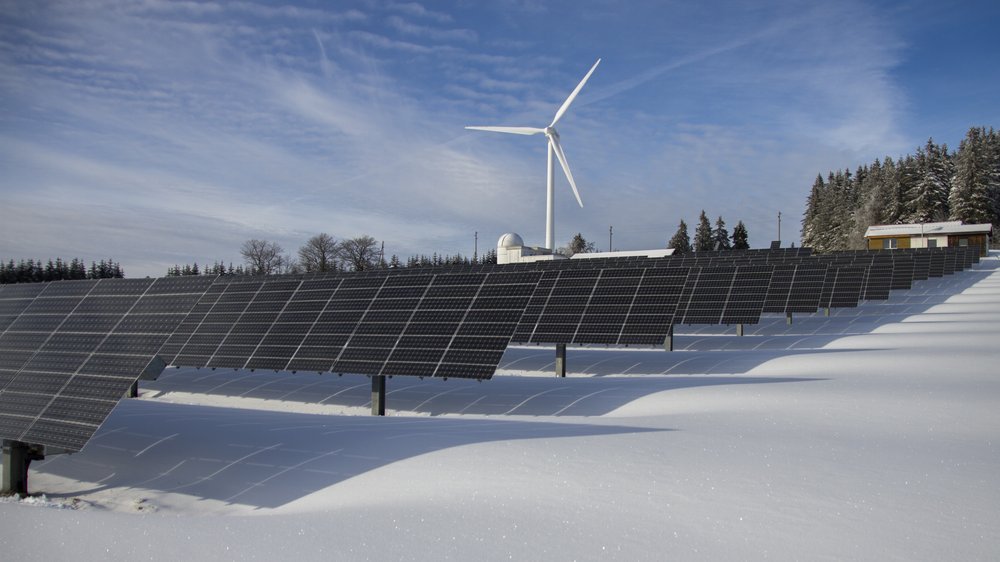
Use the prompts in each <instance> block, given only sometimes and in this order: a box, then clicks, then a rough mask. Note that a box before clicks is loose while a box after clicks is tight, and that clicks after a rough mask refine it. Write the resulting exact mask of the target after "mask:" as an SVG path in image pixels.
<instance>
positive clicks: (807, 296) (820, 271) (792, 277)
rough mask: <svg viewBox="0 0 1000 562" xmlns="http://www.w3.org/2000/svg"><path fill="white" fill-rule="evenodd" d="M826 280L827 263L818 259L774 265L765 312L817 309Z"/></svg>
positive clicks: (809, 311)
mask: <svg viewBox="0 0 1000 562" xmlns="http://www.w3.org/2000/svg"><path fill="white" fill-rule="evenodd" d="M825 280H826V265H824V264H822V263H819V262H807V263H785V264H780V265H775V266H774V272H773V274H772V276H771V283H770V285H769V286H768V291H767V297H766V299H765V302H764V305H763V307H762V312H772V313H774V312H776V313H782V314H787V313H795V312H799V313H813V312H816V310H817V309H818V308H819V301H820V296H821V295H822V293H823V283H824V281H825Z"/></svg>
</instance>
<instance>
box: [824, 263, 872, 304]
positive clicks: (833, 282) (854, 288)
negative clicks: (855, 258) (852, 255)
mask: <svg viewBox="0 0 1000 562" xmlns="http://www.w3.org/2000/svg"><path fill="white" fill-rule="evenodd" d="M864 276H865V268H864V267H860V266H833V267H830V268H828V269H827V273H826V281H825V283H824V284H823V294H822V296H821V297H820V307H821V308H853V307H856V306H858V301H859V300H860V299H861V290H862V285H863V284H864Z"/></svg>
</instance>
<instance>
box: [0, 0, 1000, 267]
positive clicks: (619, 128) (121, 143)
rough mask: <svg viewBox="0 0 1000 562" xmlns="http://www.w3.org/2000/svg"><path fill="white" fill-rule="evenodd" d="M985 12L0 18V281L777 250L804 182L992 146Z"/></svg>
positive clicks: (179, 5) (314, 10)
mask: <svg viewBox="0 0 1000 562" xmlns="http://www.w3.org/2000/svg"><path fill="white" fill-rule="evenodd" d="M998 6H1000V5H998V4H996V3H995V2H992V3H990V2H983V3H974V2H966V3H954V4H952V3H948V2H916V3H914V2H906V3H891V2H852V1H845V2H828V3H817V2H811V1H808V2H794V1H792V2H787V1H779V2H766V1H762V2H753V3H746V2H741V1H733V2H725V1H724V2H715V1H710V2H700V3H698V2H665V1H654V2H627V3H623V2H617V1H616V2H612V1H606V2H605V1H596V2H533V1H530V0H498V1H493V2H469V1H457V2H447V3H446V2H433V3H431V2H427V3H416V2H383V1H375V0H371V1H359V2H341V1H338V2H297V3H279V2H254V1H249V0H248V1H241V2H231V3H229V2H165V1H161V0H146V1H137V2H119V1H112V0H73V1H68V2H45V1H39V2H24V1H11V2H3V1H0V208H2V215H0V216H2V218H0V258H3V259H9V258H14V259H19V258H41V259H48V258H55V257H57V256H59V257H64V258H69V257H81V258H83V259H85V260H88V261H89V260H98V259H101V258H105V257H112V258H114V259H116V260H118V261H120V262H121V263H122V266H123V267H124V268H125V271H126V274H127V275H128V276H131V277H135V276H143V275H163V274H164V273H165V272H166V269H167V267H169V266H171V265H173V264H175V263H178V264H183V263H190V262H193V261H198V262H199V263H202V264H203V263H205V262H212V261H215V260H224V261H227V262H229V261H232V262H235V263H238V262H239V252H238V249H239V246H240V244H241V243H242V242H243V241H244V240H246V239H248V238H265V239H269V240H274V241H277V242H278V243H280V244H281V245H282V246H284V248H285V249H286V250H288V251H289V252H291V253H294V251H295V250H296V249H297V248H298V247H299V246H300V245H301V244H302V243H303V242H304V241H305V240H306V239H308V238H309V237H310V236H311V235H313V234H316V233H319V232H326V233H328V234H330V235H333V236H334V237H336V238H347V237H354V236H359V235H362V234H368V235H371V236H373V237H375V238H376V239H378V240H384V241H385V247H386V254H387V256H388V255H391V254H398V255H399V256H401V257H404V258H405V257H406V256H409V255H411V254H417V253H427V254H430V253H432V252H438V253H442V254H454V253H456V252H461V253H462V254H471V253H472V251H473V245H474V233H475V232H477V231H478V233H479V248H480V250H481V251H482V250H484V249H486V248H489V247H491V246H493V245H494V244H495V243H496V240H497V238H498V237H499V236H500V235H501V234H502V233H504V232H510V231H513V232H517V233H519V234H521V235H522V236H523V237H524V238H525V240H526V242H527V243H529V244H539V245H540V244H542V243H543V241H544V225H545V216H544V212H545V194H544V185H545V150H546V149H545V141H544V138H542V137H521V136H514V135H498V134H491V133H484V132H475V131H466V130H464V128H463V127H464V126H466V125H512V126H545V125H547V124H548V122H549V121H550V120H551V118H552V116H553V114H554V113H555V111H556V109H557V108H558V107H559V105H560V104H561V103H562V101H563V99H565V97H566V96H567V95H568V94H569V92H570V91H571V90H572V89H573V87H574V86H575V85H576V84H577V82H578V81H579V80H580V79H581V78H582V77H583V75H584V74H585V73H586V71H587V70H588V69H589V68H590V66H591V65H592V64H593V63H594V61H595V60H597V59H598V58H602V59H603V62H602V63H601V65H600V67H599V68H598V69H597V71H596V72H595V73H594V75H593V76H592V77H591V79H590V81H589V83H588V84H587V86H586V87H585V88H584V90H583V91H582V92H581V94H580V96H579V97H578V98H577V100H576V102H575V103H574V104H573V106H572V107H571V108H570V110H569V112H568V113H567V114H566V116H565V117H564V118H563V120H562V121H561V122H560V126H559V131H560V134H561V136H562V143H563V147H564V149H565V151H566V155H567V158H568V160H569V163H570V166H571V168H572V169H573V173H574V176H575V177H576V180H577V184H578V186H579V188H580V191H581V195H582V197H583V201H584V205H585V207H584V208H583V209H581V208H579V207H578V206H577V205H576V203H575V200H574V199H573V197H572V194H571V192H570V190H569V186H568V184H567V183H566V182H565V180H564V178H562V177H561V176H557V179H556V183H557V185H556V190H557V191H556V238H557V241H559V242H560V243H565V242H566V241H567V240H569V238H570V237H571V236H572V235H573V233H576V232H581V233H583V235H584V237H586V238H588V239H590V240H592V241H595V242H596V243H597V245H598V247H599V248H600V249H602V250H604V249H607V246H608V227H609V225H613V226H614V232H615V237H614V246H615V248H616V249H638V248H651V247H662V246H663V245H664V244H665V242H666V240H667V239H669V237H670V236H671V235H672V234H673V232H674V231H675V229H676V227H677V223H678V221H679V220H680V219H684V220H685V221H687V222H688V224H692V223H693V222H694V221H695V220H696V219H697V216H698V213H699V212H700V211H701V210H702V209H705V211H706V212H707V213H708V214H709V216H710V217H712V219H713V221H714V219H715V217H717V216H719V215H721V216H722V217H723V218H724V219H725V220H726V222H727V225H728V227H729V228H730V230H731V229H732V227H733V226H734V225H735V224H736V222H737V221H738V220H742V221H743V222H744V223H745V224H746V225H747V227H748V229H749V232H750V242H751V245H752V246H763V245H766V244H767V243H768V242H769V241H770V240H772V239H774V238H775V236H776V235H777V232H776V230H777V220H776V215H777V213H778V212H779V211H781V213H782V215H783V217H784V220H783V222H782V235H783V236H782V237H783V238H784V239H785V241H786V243H787V242H788V241H790V240H795V241H796V242H797V238H798V229H799V221H800V219H801V215H802V210H803V205H804V201H805V197H806V194H807V192H808V189H809V187H810V186H811V184H812V181H813V179H814V178H815V176H816V174H817V173H818V172H823V173H824V174H825V173H826V171H828V170H830V169H836V168H844V167H850V168H852V169H853V168H854V167H856V166H858V165H859V164H863V163H867V162H870V161H871V160H872V159H874V158H876V157H882V156H884V155H887V154H888V155H892V156H897V155H899V154H905V153H910V152H913V151H914V149H915V147H916V146H918V145H920V144H922V143H923V142H924V141H926V139H927V137H929V136H933V137H934V138H935V140H937V141H938V142H945V143H947V144H948V145H949V146H951V147H953V148H954V147H957V144H958V141H959V140H960V139H961V138H962V136H963V135H964V133H965V131H966V130H967V129H968V128H969V127H970V126H980V125H985V126H998V125H1000V119H998V113H1000V109H998V107H1000V104H997V103H996V92H997V91H1000V77H998V76H1000V73H998V72H997V71H996V69H997V68H998V66H1000V64H998V63H1000V57H998V53H1000V40H998V39H997V38H996V37H997V36H996V33H995V30H994V29H991V27H993V26H995V23H996V22H997V21H998V20H1000V17H998V16H1000V7H998Z"/></svg>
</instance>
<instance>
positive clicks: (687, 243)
mask: <svg viewBox="0 0 1000 562" xmlns="http://www.w3.org/2000/svg"><path fill="white" fill-rule="evenodd" d="M667 247H668V248H673V249H674V255H675V256H685V255H688V254H690V253H691V238H690V237H689V236H688V225H687V223H685V222H684V220H683V219H681V223H680V224H679V225H677V232H675V233H674V235H673V237H671V238H670V241H669V242H667Z"/></svg>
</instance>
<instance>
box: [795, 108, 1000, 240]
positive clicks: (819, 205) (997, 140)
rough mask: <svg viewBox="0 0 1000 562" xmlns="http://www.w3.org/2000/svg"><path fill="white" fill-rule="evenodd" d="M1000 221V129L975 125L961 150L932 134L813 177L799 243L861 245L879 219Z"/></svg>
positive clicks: (896, 221)
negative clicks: (896, 151)
mask: <svg viewBox="0 0 1000 562" xmlns="http://www.w3.org/2000/svg"><path fill="white" fill-rule="evenodd" d="M998 219H1000V134H997V133H996V132H995V131H994V130H993V128H989V129H987V128H985V127H972V128H971V129H969V131H968V133H967V134H966V136H965V138H964V139H963V140H962V141H961V142H960V144H959V146H958V150H957V151H955V152H949V151H948V146H947V145H945V144H940V145H939V144H936V143H935V142H934V139H933V138H930V139H928V140H927V143H926V144H924V146H921V147H918V148H917V149H916V154H907V155H905V156H900V157H898V158H896V159H893V158H891V157H889V156H886V157H885V158H884V159H881V160H880V159H876V160H875V161H874V162H872V163H871V164H868V165H863V166H859V167H858V168H857V169H856V171H855V172H854V173H853V174H852V173H851V171H850V170H849V169H845V170H837V171H836V172H833V171H831V172H829V173H828V174H827V177H826V179H824V178H823V175H822V174H819V175H817V177H816V181H815V182H814V183H813V186H812V189H811V190H810V192H809V196H808V198H807V199H806V211H805V214H804V216H803V219H802V245H804V246H810V247H812V248H814V249H815V250H816V251H819V252H830V251H836V250H851V249H864V248H866V245H865V238H864V235H865V231H866V230H867V229H868V227H869V226H872V225H876V224H902V223H922V222H940V221H946V220H960V221H962V222H964V223H967V224H981V223H993V224H996V223H997V222H998Z"/></svg>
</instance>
